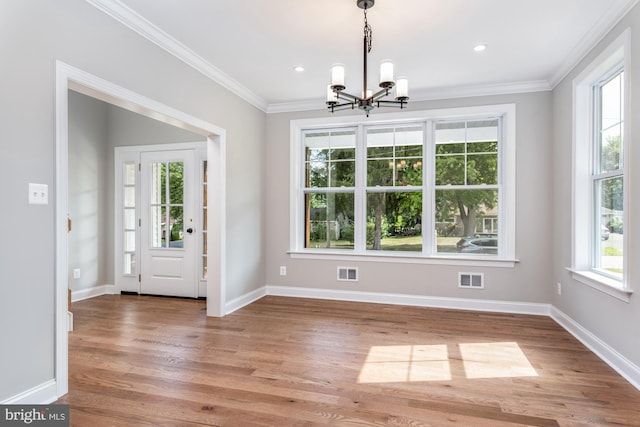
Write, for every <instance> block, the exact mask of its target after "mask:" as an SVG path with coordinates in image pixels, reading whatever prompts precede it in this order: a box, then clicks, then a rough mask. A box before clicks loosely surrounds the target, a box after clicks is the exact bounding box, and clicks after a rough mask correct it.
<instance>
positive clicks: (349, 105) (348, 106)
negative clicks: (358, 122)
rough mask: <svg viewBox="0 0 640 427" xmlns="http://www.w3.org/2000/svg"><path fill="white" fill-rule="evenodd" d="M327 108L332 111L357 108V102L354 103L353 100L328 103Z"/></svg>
mask: <svg viewBox="0 0 640 427" xmlns="http://www.w3.org/2000/svg"><path fill="white" fill-rule="evenodd" d="M327 108H328V109H329V110H331V112H332V113H333V112H334V111H342V110H346V109H350V110H355V108H356V104H354V103H353V102H345V103H344V104H333V105H327Z"/></svg>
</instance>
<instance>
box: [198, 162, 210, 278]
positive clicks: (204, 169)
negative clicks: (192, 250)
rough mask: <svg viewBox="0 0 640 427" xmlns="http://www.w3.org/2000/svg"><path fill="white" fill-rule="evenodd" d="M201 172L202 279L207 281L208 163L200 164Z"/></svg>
mask: <svg viewBox="0 0 640 427" xmlns="http://www.w3.org/2000/svg"><path fill="white" fill-rule="evenodd" d="M200 172H201V177H200V180H201V183H200V196H201V201H202V202H201V204H200V205H201V206H200V209H201V210H202V211H201V218H202V224H201V225H202V226H201V227H200V229H201V230H202V247H201V250H200V268H199V270H200V278H201V279H206V278H207V276H208V271H209V269H208V266H207V228H208V227H207V218H208V215H207V209H208V206H207V204H208V197H207V192H208V188H207V186H208V184H209V169H208V161H207V160H203V161H202V162H201V163H200Z"/></svg>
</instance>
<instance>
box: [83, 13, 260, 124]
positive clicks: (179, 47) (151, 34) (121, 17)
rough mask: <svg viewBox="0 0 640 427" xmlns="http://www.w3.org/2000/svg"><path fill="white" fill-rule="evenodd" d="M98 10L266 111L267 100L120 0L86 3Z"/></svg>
mask: <svg viewBox="0 0 640 427" xmlns="http://www.w3.org/2000/svg"><path fill="white" fill-rule="evenodd" d="M86 1H87V3H89V4H90V5H92V6H94V7H95V8H96V9H98V10H100V11H101V12H104V13H105V14H107V15H109V16H110V17H112V18H113V19H115V20H116V21H118V22H120V23H121V24H123V25H124V26H126V27H127V28H129V29H131V30H132V31H134V32H136V33H138V34H139V35H141V36H142V37H144V38H145V39H147V40H149V41H150V42H152V43H154V44H156V45H157V46H159V47H160V48H162V49H164V50H165V51H167V52H168V53H170V54H171V55H173V56H175V57H176V58H178V59H180V60H181V61H183V62H184V63H185V64H187V65H189V66H190V67H192V68H194V69H195V70H197V71H199V72H200V73H202V74H204V75H205V76H206V77H208V78H210V79H211V80H213V81H214V82H216V83H218V84H219V85H220V86H222V87H224V88H226V89H228V90H229V91H230V92H232V93H234V94H235V95H237V96H239V97H240V98H242V99H244V100H245V101H247V102H248V103H249V104H251V105H253V106H254V107H257V108H259V109H260V110H262V111H265V112H266V111H267V107H268V105H267V101H265V100H264V99H263V98H261V97H260V96H258V95H256V94H255V93H253V92H252V91H251V90H249V89H248V88H247V87H245V86H243V85H242V84H241V83H239V82H238V81H236V80H235V79H233V78H232V77H231V76H229V75H228V74H226V73H224V72H223V71H222V70H220V69H219V68H217V67H215V66H213V65H211V63H209V62H207V61H206V60H205V59H204V58H202V57H201V56H200V55H198V54H197V53H195V52H194V51H192V50H191V49H189V48H188V47H186V46H185V45H183V44H182V43H180V42H179V41H177V40H176V39H174V38H173V37H171V36H169V35H168V34H167V33H165V32H164V31H162V30H161V29H160V28H158V27H157V26H155V25H154V24H152V23H151V22H149V21H148V20H146V19H145V18H144V17H142V16H141V15H140V14H138V13H137V12H135V11H134V10H133V9H131V8H129V7H128V6H126V5H125V4H123V3H122V2H120V1H119V0H86Z"/></svg>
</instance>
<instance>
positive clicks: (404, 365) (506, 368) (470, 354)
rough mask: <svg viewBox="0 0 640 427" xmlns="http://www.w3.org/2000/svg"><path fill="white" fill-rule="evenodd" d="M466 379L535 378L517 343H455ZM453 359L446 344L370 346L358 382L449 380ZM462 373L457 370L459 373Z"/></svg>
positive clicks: (451, 377) (457, 361) (531, 367)
mask: <svg viewBox="0 0 640 427" xmlns="http://www.w3.org/2000/svg"><path fill="white" fill-rule="evenodd" d="M458 351H459V353H460V356H461V358H462V365H463V367H464V373H465V378H466V379H478V378H514V377H531V376H537V375H538V374H537V372H536V370H535V369H534V368H533V366H531V363H530V362H529V360H528V359H527V357H526V356H525V354H524V352H523V351H522V350H521V349H520V346H518V343H516V342H494V343H463V344H458V345H457V348H456V353H458ZM452 363H457V364H460V360H456V359H452V358H451V357H450V355H449V350H448V348H447V345H446V344H439V345H389V346H373V347H371V348H370V349H369V354H368V355H367V359H366V361H365V362H364V364H363V366H362V369H361V370H360V375H359V376H358V382H359V383H392V382H418V381H450V380H452V379H453V376H452V368H451V365H452ZM460 371H461V370H460V369H459V370H458V372H460Z"/></svg>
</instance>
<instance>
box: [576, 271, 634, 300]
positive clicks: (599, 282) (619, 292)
mask: <svg viewBox="0 0 640 427" xmlns="http://www.w3.org/2000/svg"><path fill="white" fill-rule="evenodd" d="M567 270H569V271H570V272H571V276H572V278H573V279H574V280H576V281H578V282H580V283H582V284H585V285H587V286H590V287H592V288H594V289H596V290H598V291H600V292H602V293H605V294H607V295H609V296H612V297H614V298H617V299H619V300H620V301H624V302H627V303H628V302H629V300H630V298H631V294H633V291H632V290H631V289H623V287H622V284H621V283H620V282H619V281H617V280H615V279H610V278H608V277H605V276H602V275H600V274H598V273H594V272H593V271H587V270H575V269H572V268H567Z"/></svg>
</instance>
